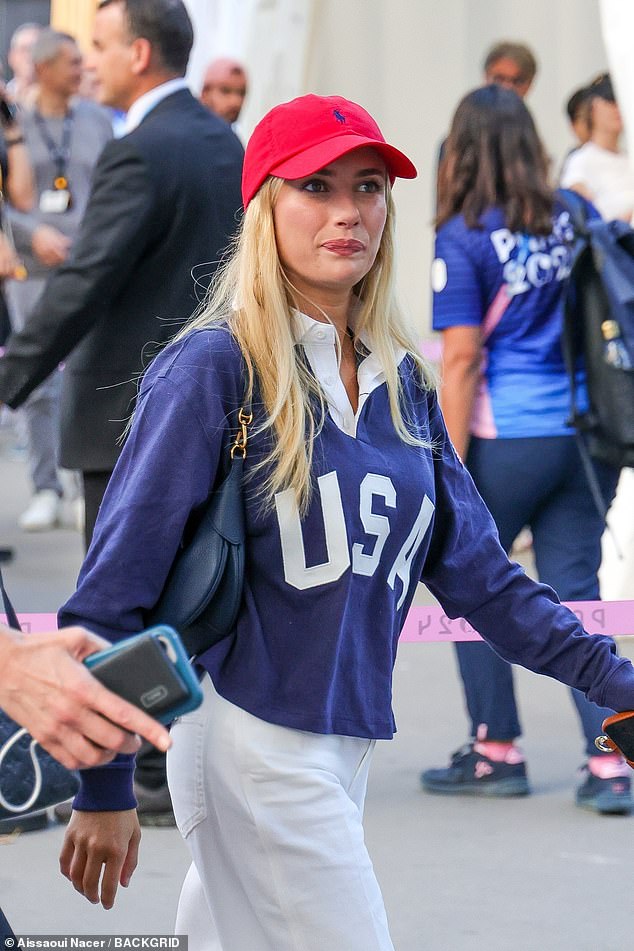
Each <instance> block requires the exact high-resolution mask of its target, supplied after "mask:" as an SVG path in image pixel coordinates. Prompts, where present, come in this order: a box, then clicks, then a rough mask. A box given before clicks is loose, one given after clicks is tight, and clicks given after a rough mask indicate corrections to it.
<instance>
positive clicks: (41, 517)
mask: <svg viewBox="0 0 634 951" xmlns="http://www.w3.org/2000/svg"><path fill="white" fill-rule="evenodd" d="M59 507H60V499H59V495H58V494H57V492H55V491H54V490H53V489H42V490H41V492H36V493H35V495H34V496H33V498H32V499H31V502H30V504H29V506H28V508H27V509H26V511H25V512H23V513H22V515H21V516H20V518H19V519H18V525H19V526H20V528H21V529H22V531H23V532H48V531H50V529H52V528H55V526H56V525H57V523H58V519H59Z"/></svg>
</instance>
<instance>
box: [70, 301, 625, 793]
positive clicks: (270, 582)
mask: <svg viewBox="0 0 634 951" xmlns="http://www.w3.org/2000/svg"><path fill="white" fill-rule="evenodd" d="M295 330H296V337H297V339H298V345H300V346H302V347H303V349H304V353H305V355H306V358H307V359H308V362H309V364H310V366H311V368H312V369H313V372H314V373H315V374H316V375H317V377H318V379H319V380H320V382H321V383H322V386H323V388H324V392H325V395H326V398H327V401H328V404H329V412H328V414H327V416H326V419H325V422H324V426H323V429H322V431H321V433H320V434H319V435H318V436H317V438H316V440H315V447H314V471H315V477H316V490H315V492H314V496H313V499H312V503H311V505H310V508H309V511H308V513H307V515H306V516H305V517H304V518H303V519H300V517H299V514H298V511H297V507H296V505H295V502H294V499H293V497H292V494H291V493H290V492H282V493H280V494H278V496H277V497H276V499H275V507H274V508H273V509H272V510H270V511H268V512H265V513H263V512H262V508H261V505H260V502H259V500H258V499H257V498H254V490H255V489H256V487H257V485H258V484H259V483H258V479H257V477H256V478H254V479H253V480H252V482H250V483H248V491H247V495H248V498H247V533H248V554H247V566H246V582H245V589H244V601H243V605H242V608H241V611H240V615H239V618H238V621H237V625H236V629H235V632H234V633H233V635H232V636H231V637H229V638H227V639H226V640H225V641H223V642H221V643H219V644H217V645H215V646H214V647H213V648H211V649H210V650H209V651H208V652H207V653H206V654H204V655H203V656H202V658H201V660H202V663H203V665H204V667H205V668H206V670H207V671H208V672H209V674H210V676H211V678H212V680H213V683H214V685H215V687H216V690H217V691H218V693H219V694H220V695H221V696H223V697H225V698H226V699H227V700H229V701H231V702H233V703H235V704H237V705H238V706H240V707H242V708H243V709H245V710H247V711H248V712H249V713H252V714H254V715H255V716H258V717H261V718H262V719H263V720H267V721H269V722H272V723H278V724H281V725H284V726H288V727H294V728H297V729H301V730H308V731H313V732H316V733H339V734H344V735H349V736H359V737H372V738H390V737H391V736H392V734H393V732H394V729H395V725H394V718H393V714H392V703H391V700H392V696H391V694H392V669H393V666H394V660H395V655H396V647H397V641H398V635H399V632H400V630H401V627H402V624H403V621H404V618H405V615H406V612H407V610H408V608H409V606H410V604H411V601H412V597H413V595H414V591H415V588H416V584H417V582H418V581H419V580H421V579H422V580H423V581H424V582H425V583H426V584H427V585H428V587H429V589H430V590H431V591H432V592H433V593H434V595H436V597H437V598H438V599H439V601H440V603H441V604H442V605H443V607H444V609H445V611H446V612H447V614H448V615H449V616H451V617H456V616H464V617H466V618H467V619H468V620H469V622H470V623H471V624H472V625H473V626H474V627H475V629H476V630H479V631H480V632H481V633H482V634H483V635H484V636H486V637H487V638H488V639H489V642H490V643H491V644H492V646H493V647H494V648H495V649H497V650H498V651H499V652H500V653H501V654H503V656H504V657H506V659H508V660H510V661H514V662H518V663H522V664H524V665H525V666H528V667H530V668H532V669H534V670H538V671H541V672H543V673H548V674H550V675H551V676H554V677H557V678H558V679H561V680H563V681H564V682H566V683H569V684H574V685H575V686H577V687H580V688H581V689H582V690H585V691H587V692H588V694H589V696H590V698H591V699H594V700H596V701H597V702H598V703H601V704H604V705H607V706H612V707H615V708H616V709H625V708H627V707H634V673H633V670H632V667H631V665H630V664H629V661H627V660H620V659H618V658H616V657H615V656H614V654H613V645H612V643H611V642H610V641H609V640H608V639H606V638H603V637H586V636H585V635H584V633H583V631H582V628H581V627H580V625H579V623H578V621H577V619H576V617H575V616H574V615H573V614H571V613H570V612H569V611H567V610H566V609H565V608H562V607H561V606H560V605H559V604H558V602H557V600H556V597H555V595H554V594H553V592H552V591H551V590H550V589H549V588H546V587H545V586H543V585H538V584H536V583H535V582H533V581H531V580H529V579H528V578H527V577H526V576H525V575H524V573H523V571H522V570H521V569H520V568H519V567H518V566H517V565H511V564H510V563H509V562H508V560H507V558H506V555H505V553H504V552H503V550H502V549H501V548H500V545H499V543H498V538H497V532H496V529H495V526H494V524H493V521H492V519H491V517H490V515H489V513H488V511H487V510H486V508H485V506H484V504H483V503H482V501H481V499H480V497H479V495H478V494H477V492H476V490H475V488H474V486H473V483H472V481H471V478H470V476H469V475H468V473H467V472H466V470H465V469H464V467H463V466H462V464H461V462H460V461H459V460H458V458H457V456H456V454H455V452H454V450H453V448H452V446H451V444H450V442H449V440H448V437H447V434H446V430H445V427H444V423H443V421H442V417H441V414H440V411H439V408H438V404H437V401H436V396H435V394H434V393H433V392H426V391H425V390H423V388H422V387H421V386H420V383H419V381H418V378H417V374H416V371H415V369H414V364H413V361H412V360H411V358H409V357H407V356H404V355H403V356H402V358H400V364H399V371H400V376H401V380H402V384H403V392H404V399H405V401H406V404H407V406H408V408H409V410H408V411H409V415H410V425H412V426H414V427H415V429H416V431H417V432H418V433H419V434H420V435H421V436H422V437H423V438H424V439H425V440H427V441H429V442H431V443H432V444H433V446H434V449H433V450H432V449H428V448H421V447H413V446H408V445H405V444H404V443H403V442H402V441H401V440H400V439H399V438H398V436H397V435H396V433H395V431H394V427H393V425H392V420H391V416H390V412H389V406H388V396H387V388H386V386H385V383H384V380H383V377H382V374H381V372H380V367H379V365H378V361H377V360H376V358H375V357H374V356H373V355H372V348H371V341H369V340H365V341H364V343H365V346H366V347H367V351H368V355H367V356H366V357H365V359H363V360H362V361H361V363H360V366H359V370H358V376H359V388H360V400H359V408H358V411H357V413H356V414H354V413H353V411H352V408H351V407H350V405H349V403H348V400H347V396H346V394H345V390H344V389H343V385H342V384H341V381H340V379H339V375H338V371H337V364H336V356H335V348H334V329H333V328H332V327H330V326H329V325H325V324H323V323H318V322H316V321H313V320H311V319H310V318H307V317H305V316H303V315H299V316H297V317H296V327H295ZM241 366H242V364H241V358H240V354H239V351H238V348H237V345H236V343H235V341H234V340H233V338H232V337H231V335H230V334H229V332H228V331H227V330H226V329H224V328H216V329H210V330H199V331H196V332H193V333H191V334H190V335H189V336H188V337H187V338H185V340H183V341H181V342H179V343H178V344H175V345H172V346H170V347H168V348H167V349H166V350H165V351H164V352H163V353H162V354H161V355H160V356H159V357H157V359H156V360H155V361H154V363H153V364H152V366H151V367H150V370H149V371H148V373H147V374H146V377H145V380H144V382H143V385H142V389H141V394H140V400H139V405H138V411H137V415H136V418H135V422H134V426H133V428H132V431H131V433H130V436H129V437H128V439H127V441H126V444H125V446H124V449H123V452H122V454H121V457H120V459H119V462H118V464H117V467H116V469H115V472H114V474H113V477H112V479H111V481H110V484H109V486H108V490H107V492H106V495H105V498H104V501H103V504H102V507H101V511H100V515H99V519H98V522H97V526H96V531H95V536H94V540H93V543H92V545H91V548H90V551H89V552H88V555H87V557H86V561H85V562H84V565H83V567H82V570H81V573H80V576H79V583H78V589H77V591H76V593H75V594H74V595H73V596H72V597H71V598H70V600H69V601H68V602H67V604H66V605H65V606H64V608H63V609H62V611H61V612H60V623H61V624H62V625H68V624H73V623H82V624H84V625H86V626H87V627H88V628H90V629H92V630H95V631H97V632H98V633H101V634H104V635H105V636H106V637H109V638H111V639H114V640H116V639H119V638H122V637H124V636H127V635H128V634H130V633H132V632H134V631H138V630H140V629H141V628H142V627H143V612H144V610H146V609H148V608H150V607H151V606H152V605H153V604H154V603H155V601H156V599H157V597H158V595H159V593H160V591H161V588H162V586H163V583H164V580H165V578H166V576H167V573H168V571H169V568H170V565H171V563H172V560H173V558H174V554H175V552H176V549H177V546H178V543H179V539H180V537H181V534H182V531H183V526H184V524H185V522H186V520H187V517H188V515H189V513H190V511H191V510H192V508H194V507H195V506H197V505H200V504H201V503H202V502H203V501H204V500H205V499H206V497H207V495H208V492H209V489H210V486H211V485H212V484H213V482H214V479H215V478H216V474H217V471H218V466H219V464H220V461H221V459H222V458H226V453H227V452H228V447H229V446H230V444H231V442H232V436H233V434H234V432H235V419H236V411H237V408H238V407H239V406H240V405H241V402H242V388H243V383H242V378H241ZM254 411H255V414H256V419H257V416H258V404H257V397H256V400H255V402H254ZM265 452H266V442H265V437H264V436H255V437H252V439H251V443H250V451H249V454H248V456H247V460H246V464H247V471H251V470H252V468H253V465H254V463H255V462H256V461H258V459H261V458H262V454H263V453H265ZM131 772H132V765H131V761H130V760H129V759H127V758H124V757H119V758H118V759H117V760H116V761H115V763H113V764H110V765H108V766H106V767H100V768H97V769H94V770H88V771H85V772H84V774H83V783H82V790H81V792H80V794H79V797H78V799H77V800H76V806H77V807H78V808H82V809H88V810H95V809H117V808H118V809H123V808H130V807H131V806H132V805H133V804H134V799H133V797H132V791H131Z"/></svg>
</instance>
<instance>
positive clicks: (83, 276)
mask: <svg viewBox="0 0 634 951" xmlns="http://www.w3.org/2000/svg"><path fill="white" fill-rule="evenodd" d="M192 42H193V32H192V27H191V22H190V20H189V17H188V15H187V11H186V9H185V7H184V5H183V3H182V0H102V2H101V3H100V5H99V8H98V10H97V14H96V18H95V31H94V51H93V53H92V55H91V57H90V62H89V65H91V66H92V68H93V69H94V72H95V78H96V82H97V90H98V96H99V99H100V101H101V102H102V103H103V104H105V105H110V106H115V107H117V108H119V109H122V110H125V111H126V112H127V128H128V130H129V131H128V134H127V135H125V136H124V137H123V138H121V139H118V140H115V141H113V142H112V143H110V144H109V145H108V146H106V148H105V149H104V151H103V153H102V155H101V157H100V159H99V162H98V164H97V167H96V169H95V173H94V181H93V186H92V190H91V194H90V198H89V201H88V206H87V208H86V213H85V217H84V221H83V224H82V227H81V229H80V232H79V234H78V235H77V238H76V240H75V244H74V247H73V250H72V252H71V255H70V257H69V259H68V261H67V262H66V263H65V264H64V265H62V266H61V267H60V268H59V270H58V271H57V273H56V274H55V275H53V276H52V278H51V280H50V281H49V283H48V285H47V287H46V290H45V292H44V294H43V296H42V299H41V301H40V304H39V306H37V307H36V309H35V311H34V312H33V314H32V316H31V318H30V320H29V322H28V326H27V327H25V329H24V330H23V331H21V332H20V333H17V334H15V335H14V336H13V337H11V338H10V340H9V342H8V346H7V349H6V352H5V356H4V357H3V358H2V359H1V360H0V401H2V402H4V403H7V404H8V405H9V406H11V407H17V406H19V405H20V404H21V403H23V402H24V400H25V399H26V397H27V396H28V395H29V393H30V392H31V391H32V390H33V389H34V388H35V387H36V386H37V385H38V383H40V382H41V381H42V380H44V379H45V378H46V377H47V376H48V375H49V374H50V373H51V372H52V371H53V370H54V369H55V367H56V366H57V364H58V363H59V362H60V361H62V360H64V359H66V358H67V357H68V359H67V363H66V368H65V371H64V384H63V395H62V434H61V437H62V439H61V441H62V445H61V463H62V465H64V466H65V467H67V468H69V469H79V470H81V471H82V473H83V476H84V483H85V493H86V535H87V539H86V540H87V542H89V541H90V537H91V534H92V528H93V526H94V521H95V518H96V514H97V509H98V507H99V504H100V502H101V498H102V495H103V492H104V490H105V486H106V484H107V481H108V478H109V476H110V473H111V472H112V469H113V468H114V464H115V462H116V460H117V456H118V454H119V446H118V439H119V437H120V435H121V432H122V429H123V428H124V424H125V421H126V419H127V418H128V417H129V415H130V412H131V410H132V408H133V402H134V396H135V392H136V383H137V378H138V374H139V372H140V371H141V369H142V368H143V366H144V365H146V364H147V362H148V360H149V359H150V358H151V357H152V355H153V354H154V352H156V349H157V347H156V344H160V343H162V342H164V341H165V340H166V339H167V338H168V337H169V336H170V335H171V334H172V333H174V331H175V324H174V322H175V320H178V319H179V318H184V317H187V316H189V315H190V314H191V312H192V311H193V309H194V307H195V305H196V299H195V294H194V281H193V280H192V274H191V271H192V268H194V267H195V266H196V265H199V264H203V263H205V264H210V267H207V268H205V270H206V271H210V270H212V269H213V263H214V262H216V261H217V260H218V258H219V256H220V254H221V252H222V250H223V249H224V248H225V246H226V245H227V243H228V241H229V239H230V237H231V235H232V233H233V231H234V230H235V228H236V225H237V220H238V213H239V208H240V204H241V202H240V175H241V165H242V146H241V145H240V143H239V141H238V139H237V137H236V136H235V135H234V134H233V133H232V132H231V130H230V129H229V128H228V127H227V126H226V125H225V123H223V122H221V121H220V120H219V119H217V118H216V117H214V116H213V115H211V114H210V113H209V112H208V110H206V109H205V108H204V107H203V106H201V105H200V104H199V103H198V102H197V101H196V100H195V99H194V97H193V96H192V95H191V94H190V92H189V90H188V89H187V87H186V84H185V80H184V79H183V78H182V77H183V76H184V73H185V70H186V67H187V60H188V57H189V52H190V49H191V45H192ZM53 187H54V183H53V182H51V188H53ZM67 187H68V190H69V191H70V194H71V197H72V182H69V183H68V185H67ZM69 354H70V356H69Z"/></svg>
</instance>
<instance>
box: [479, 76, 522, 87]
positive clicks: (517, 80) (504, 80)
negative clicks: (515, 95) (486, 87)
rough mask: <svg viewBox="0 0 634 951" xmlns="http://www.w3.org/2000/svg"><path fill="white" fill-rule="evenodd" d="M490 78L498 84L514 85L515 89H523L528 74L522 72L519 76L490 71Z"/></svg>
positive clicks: (490, 80)
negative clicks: (524, 74) (523, 74)
mask: <svg viewBox="0 0 634 951" xmlns="http://www.w3.org/2000/svg"><path fill="white" fill-rule="evenodd" d="M488 79H489V82H491V83H495V84H496V86H512V87H513V89H521V87H522V86H524V85H526V82H527V80H526V76H522V75H521V74H520V75H519V76H508V75H506V74H505V73H489V75H488Z"/></svg>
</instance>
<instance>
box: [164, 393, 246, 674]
mask: <svg viewBox="0 0 634 951" xmlns="http://www.w3.org/2000/svg"><path fill="white" fill-rule="evenodd" d="M252 421H253V414H252V413H251V411H250V408H249V409H248V410H247V409H245V408H244V407H242V408H241V409H240V411H239V412H238V424H239V428H238V431H237V434H236V438H235V441H234V443H233V445H232V446H231V450H230V454H229V471H228V473H227V475H226V476H225V478H224V479H223V481H222V482H221V483H220V485H219V486H218V487H217V488H216V489H214V490H213V491H212V492H211V495H210V496H209V498H208V500H207V502H206V503H205V506H204V510H203V514H202V516H201V518H200V520H199V521H198V523H197V525H196V527H195V529H194V531H193V532H192V533H191V534H190V537H189V539H188V540H187V541H183V542H181V547H180V549H179V551H178V553H177V555H176V558H175V559H174V562H173V564H172V567H171V569H170V572H169V575H168V576H167V580H166V582H165V585H164V587H163V591H162V592H161V596H160V598H159V600H158V601H157V603H156V604H155V605H154V607H153V608H152V610H151V611H150V612H149V613H148V614H147V617H146V622H147V624H148V625H154V624H169V625H171V626H172V627H175V628H176V630H177V631H178V632H179V633H180V635H181V638H182V640H183V643H184V645H185V649H186V651H187V653H188V655H189V656H190V657H197V656H198V655H200V654H202V653H204V652H205V651H206V650H208V648H210V647H212V646H213V645H214V644H216V643H217V642H218V641H220V640H222V639H223V638H224V637H226V636H227V635H228V634H229V633H230V631H231V629H232V628H233V625H234V624H235V621H236V618H237V616H238V610H239V608H240V602H241V600H242V587H243V581H244V535H245V529H244V499H243V491H242V477H243V470H244V459H245V457H246V453H247V438H248V431H247V427H248V426H249V425H250V424H251V422H252Z"/></svg>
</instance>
